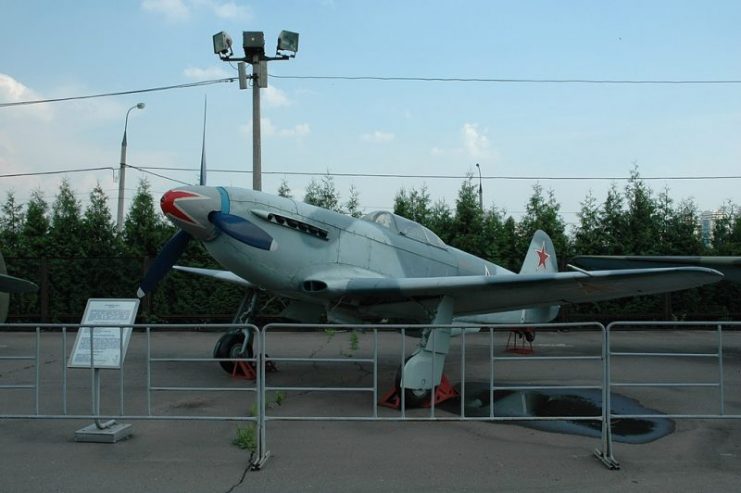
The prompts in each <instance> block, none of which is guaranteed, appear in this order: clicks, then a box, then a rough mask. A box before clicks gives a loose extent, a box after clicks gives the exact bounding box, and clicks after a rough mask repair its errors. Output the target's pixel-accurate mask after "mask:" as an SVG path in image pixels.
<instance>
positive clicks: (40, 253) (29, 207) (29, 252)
mask: <svg viewBox="0 0 741 493" xmlns="http://www.w3.org/2000/svg"><path fill="white" fill-rule="evenodd" d="M48 208H49V206H48V204H47V203H46V200H44V193H43V192H42V191H41V190H34V191H33V192H32V193H31V200H29V201H28V203H27V204H26V218H25V219H26V220H25V221H24V222H23V228H22V229H21V239H20V251H19V252H18V253H19V255H21V256H24V257H36V258H43V257H46V255H47V237H46V235H47V233H48V232H49V218H48V217H47V212H48Z"/></svg>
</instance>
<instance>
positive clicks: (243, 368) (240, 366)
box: [232, 361, 257, 380]
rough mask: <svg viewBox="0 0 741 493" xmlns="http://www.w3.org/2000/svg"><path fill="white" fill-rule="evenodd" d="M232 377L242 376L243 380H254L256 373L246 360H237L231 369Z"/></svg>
mask: <svg viewBox="0 0 741 493" xmlns="http://www.w3.org/2000/svg"><path fill="white" fill-rule="evenodd" d="M232 378H244V379H245V380H255V379H256V378H257V373H255V369H254V368H253V367H252V364H250V363H248V362H246V361H237V362H236V364H235V365H234V368H233V369H232Z"/></svg>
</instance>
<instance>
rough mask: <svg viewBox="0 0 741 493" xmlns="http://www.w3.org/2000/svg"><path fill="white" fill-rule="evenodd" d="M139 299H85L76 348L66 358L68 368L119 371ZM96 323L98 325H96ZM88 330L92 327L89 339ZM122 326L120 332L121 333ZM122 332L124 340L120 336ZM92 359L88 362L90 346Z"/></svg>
mask: <svg viewBox="0 0 741 493" xmlns="http://www.w3.org/2000/svg"><path fill="white" fill-rule="evenodd" d="M138 310H139V300H138V299H136V298H133V299H107V298H91V299H89V300H87V306H86V307H85V314H84V315H83V316H82V322H80V323H81V324H83V325H88V324H89V326H87V327H80V330H79V331H78V332H77V339H75V346H74V348H73V349H72V354H71V355H70V357H69V361H68V362H67V366H68V367H69V368H91V366H92V367H93V368H121V362H122V361H123V358H125V357H126V349H127V348H128V347H129V340H130V339H131V330H132V329H131V327H126V326H127V325H131V324H133V323H134V321H135V320H136V314H137V311H138ZM98 324H99V325H98ZM90 327H93V331H92V332H93V333H92V337H91V335H90ZM121 327H123V330H121ZM122 333H123V341H121V335H122ZM91 342H92V347H93V357H92V365H91V361H90V344H91Z"/></svg>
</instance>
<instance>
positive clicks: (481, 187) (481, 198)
mask: <svg viewBox="0 0 741 493" xmlns="http://www.w3.org/2000/svg"><path fill="white" fill-rule="evenodd" d="M476 169H478V170H479V208H480V209H481V211H482V212H483V211H484V185H483V182H482V181H481V166H479V163H476Z"/></svg>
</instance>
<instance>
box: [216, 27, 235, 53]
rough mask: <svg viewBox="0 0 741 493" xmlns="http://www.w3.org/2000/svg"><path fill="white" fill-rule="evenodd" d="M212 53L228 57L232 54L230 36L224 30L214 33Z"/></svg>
mask: <svg viewBox="0 0 741 493" xmlns="http://www.w3.org/2000/svg"><path fill="white" fill-rule="evenodd" d="M213 39H214V54H216V55H219V56H221V57H228V56H231V54H232V37H231V36H229V35H228V34H227V33H226V32H224V31H221V32H219V33H216V34H214V36H213Z"/></svg>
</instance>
